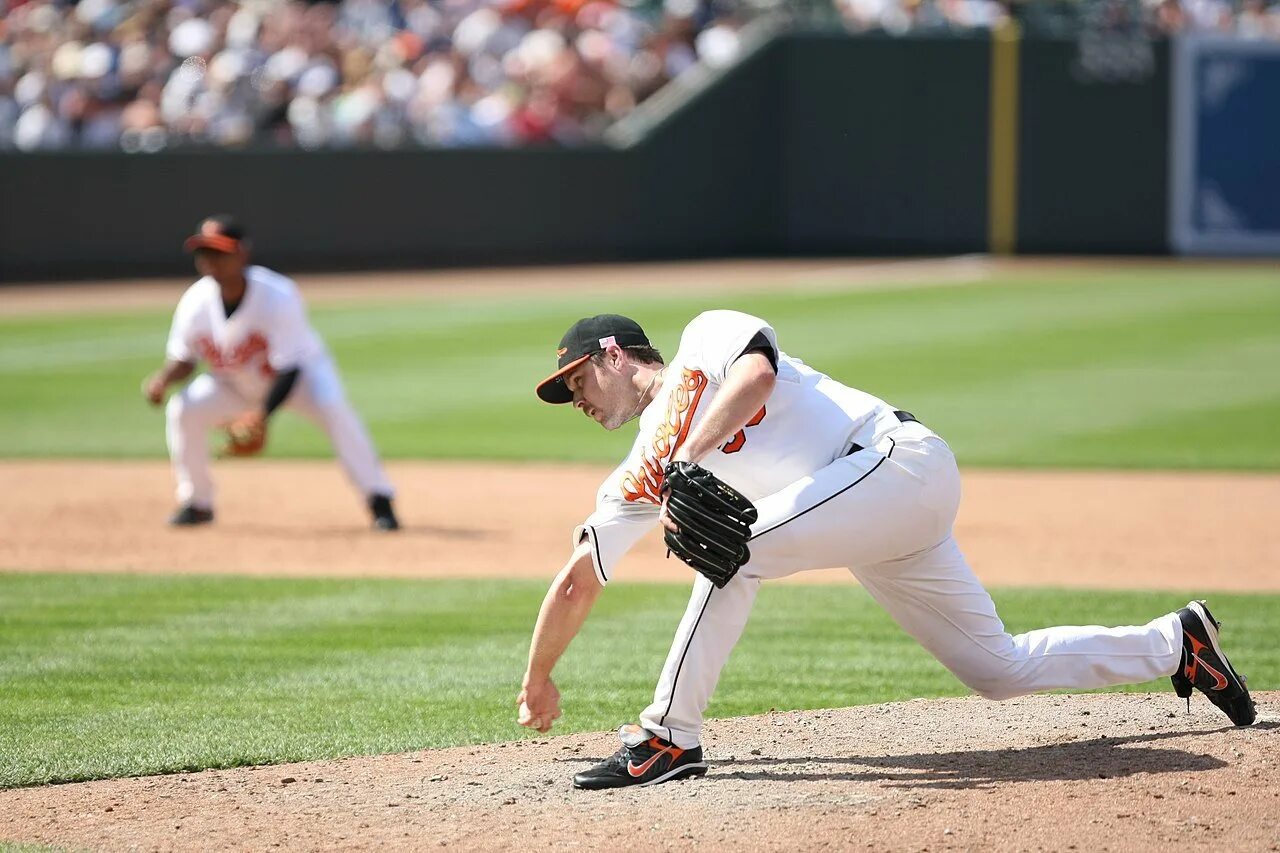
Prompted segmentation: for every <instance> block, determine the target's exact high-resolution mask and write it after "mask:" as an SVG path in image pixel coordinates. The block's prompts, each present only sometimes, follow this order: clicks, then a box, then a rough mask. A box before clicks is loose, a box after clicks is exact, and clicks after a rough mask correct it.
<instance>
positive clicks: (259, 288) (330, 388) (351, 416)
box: [165, 266, 392, 509]
mask: <svg viewBox="0 0 1280 853" xmlns="http://www.w3.org/2000/svg"><path fill="white" fill-rule="evenodd" d="M244 275H245V279H246V281H247V283H248V286H247V288H246V290H245V294H244V297H243V298H242V300H241V302H240V305H239V307H238V308H236V310H235V311H234V312H232V314H231V316H230V317H227V315H226V309H225V308H224V306H223V303H222V294H221V291H220V289H219V287H218V283H217V282H216V281H214V280H213V278H212V277H209V276H205V277H204V278H202V279H200V280H199V281H197V282H196V283H195V284H193V285H191V287H189V288H187V292H186V293H184V294H183V296H182V299H181V300H179V302H178V307H177V310H175V311H174V314H173V325H172V327H171V328H170V331H169V343H168V345H167V347H166V355H167V357H168V358H170V359H173V360H175V361H187V362H192V363H196V362H204V363H205V364H206V366H207V367H208V372H207V373H204V374H201V375H200V376H198V377H197V378H196V379H195V380H193V381H192V382H191V383H190V384H189V385H187V386H186V387H185V388H183V389H182V391H180V392H179V393H177V394H174V395H173V396H172V397H170V398H169V403H168V406H167V407H166V409H165V414H166V420H167V436H168V443H169V458H170V459H171V460H172V462H173V471H174V475H175V476H176V478H177V481H178V502H179V503H181V504H192V505H194V506H197V507H201V508H204V509H209V508H212V506H213V479H212V477H211V476H210V473H209V439H208V433H209V430H210V429H211V428H212V427H214V426H216V425H218V424H221V423H225V422H227V421H229V420H231V419H232V418H234V417H235V416H236V415H238V414H240V413H241V412H244V411H246V410H248V409H253V408H256V407H259V406H261V405H262V404H263V402H264V401H265V399H266V396H267V392H268V391H269V390H270V388H271V386H272V384H273V382H274V380H275V376H276V374H277V373H280V372H283V371H286V370H291V369H293V368H295V367H296V368H299V369H300V373H299V376H298V380H297V382H296V384H295V385H294V387H293V390H292V392H291V393H290V394H289V397H288V399H287V400H286V401H285V403H284V406H286V407H289V408H292V409H294V410H295V411H297V412H299V413H300V414H302V415H304V416H305V417H307V418H308V419H310V420H311V421H313V422H314V423H316V424H317V425H318V426H319V427H320V428H321V429H323V430H324V431H325V433H326V434H328V436H329V441H330V442H331V443H332V445H333V448H334V451H335V452H336V453H337V455H338V458H339V459H340V460H341V462H342V466H343V468H344V469H345V470H346V473H347V476H348V478H349V479H350V480H351V482H352V484H353V485H354V486H355V487H356V488H357V489H358V490H359V491H360V493H361V494H362V495H363V496H365V497H369V496H371V495H386V496H388V497H391V496H392V488H391V484H390V483H389V482H388V481H387V477H386V474H385V473H384V472H383V470H382V463H381V462H380V461H379V460H378V454H377V452H376V451H375V450H374V449H373V443H372V441H370V439H369V434H368V432H367V431H366V430H365V427H364V424H363V423H362V422H361V421H360V417H359V415H357V414H356V413H355V410H354V409H352V408H351V404H350V403H348V402H347V399H346V394H345V393H344V392H343V388H342V380H341V379H340V378H339V376H338V370H337V368H336V367H335V365H334V363H333V359H332V358H331V357H330V355H329V353H328V351H327V350H326V349H325V346H324V343H323V342H322V341H321V340H320V336H319V335H317V334H316V332H315V330H314V329H312V328H311V324H310V323H309V322H308V320H307V311H306V307H305V305H304V304H303V302H302V295H301V294H300V293H299V292H298V286H297V285H296V284H294V282H293V281H292V280H291V279H288V278H286V277H284V276H282V275H280V274H279V273H276V272H273V271H271V270H269V269H267V268H266V267H261V266H250V267H248V268H247V269H246V270H245V273H244Z"/></svg>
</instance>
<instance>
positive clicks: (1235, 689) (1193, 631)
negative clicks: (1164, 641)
mask: <svg viewBox="0 0 1280 853" xmlns="http://www.w3.org/2000/svg"><path fill="white" fill-rule="evenodd" d="M1178 619H1180V620H1181V621H1182V663H1181V664H1179V666H1178V671H1177V672H1175V673H1174V674H1173V675H1172V676H1170V680H1171V681H1173V690H1174V692H1175V693H1177V694H1178V697H1179V698H1181V699H1186V700H1187V710H1188V711H1190V710H1191V691H1192V690H1193V689H1194V690H1199V691H1200V692H1201V693H1203V694H1204V695H1205V696H1208V697H1209V701H1210V702H1212V703H1213V704H1215V705H1217V706H1218V708H1219V709H1220V710H1221V711H1222V712H1223V713H1224V714H1226V715H1227V716H1228V717H1230V718H1231V722H1232V723H1235V724H1236V725H1237V726H1248V725H1251V724H1252V723H1253V721H1254V720H1255V719H1257V712H1256V711H1255V710H1254V708H1253V697H1251V696H1250V695H1249V688H1247V687H1246V686H1245V677H1244V676H1243V675H1240V674H1239V673H1238V672H1236V671H1235V670H1234V669H1233V668H1232V666H1231V662H1230V661H1228V660H1227V656H1226V655H1225V654H1223V653H1222V648H1221V647H1220V646H1219V645H1218V628H1219V627H1220V626H1221V623H1220V622H1218V621H1217V620H1216V619H1214V618H1213V615H1212V614H1210V613H1209V608H1207V607H1205V604H1204V602H1203V601H1193V602H1191V603H1190V604H1188V605H1187V606H1186V607H1184V608H1182V609H1181V610H1179V611H1178Z"/></svg>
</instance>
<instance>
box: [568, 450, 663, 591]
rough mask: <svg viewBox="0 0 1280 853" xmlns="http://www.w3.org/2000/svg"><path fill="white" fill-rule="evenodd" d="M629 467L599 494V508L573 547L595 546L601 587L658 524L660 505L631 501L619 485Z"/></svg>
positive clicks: (593, 552) (580, 527) (594, 562)
mask: <svg viewBox="0 0 1280 853" xmlns="http://www.w3.org/2000/svg"><path fill="white" fill-rule="evenodd" d="M625 468H626V466H625V465H623V466H621V467H619V468H618V469H617V470H616V471H614V472H613V473H612V474H610V475H609V479H608V480H606V481H605V483H604V485H603V486H601V487H600V491H599V493H598V494H597V495H596V509H595V512H593V513H591V515H589V516H588V517H587V520H586V521H584V522H583V523H582V524H580V525H578V527H576V528H575V529H574V531H573V543H572V546H573V547H574V548H577V547H578V545H580V544H581V543H582V542H583V541H586V542H587V543H589V544H590V546H591V563H592V565H593V566H594V567H595V570H596V579H597V580H598V581H600V585H601V586H604V585H605V584H607V583H608V582H609V581H610V580H611V579H612V578H613V575H614V570H615V569H616V568H617V566H618V563H619V562H620V561H621V560H622V558H623V557H625V556H626V554H627V552H628V551H630V550H631V548H632V546H634V545H635V544H636V543H637V542H639V541H640V539H641V537H643V536H644V535H645V534H646V533H648V532H649V531H650V530H652V529H653V528H654V527H656V526H657V524H658V514H659V513H660V512H661V511H662V508H661V507H660V506H657V505H655V504H652V503H645V502H635V501H627V500H625V499H624V498H623V497H622V493H621V490H620V488H619V486H618V483H619V479H620V477H621V476H622V472H623V471H624V470H625Z"/></svg>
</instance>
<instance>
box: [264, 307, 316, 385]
mask: <svg viewBox="0 0 1280 853" xmlns="http://www.w3.org/2000/svg"><path fill="white" fill-rule="evenodd" d="M272 313H273V316H272V320H271V329H270V333H269V334H268V335H267V363H268V364H270V365H271V367H272V369H273V370H275V371H277V372H283V371H285V370H290V369H292V368H295V367H299V366H300V365H301V363H302V360H303V358H304V356H305V355H306V348H307V331H308V329H309V328H310V326H309V324H308V320H307V309H306V306H305V305H304V304H303V303H302V297H301V295H299V294H298V292H297V288H296V287H295V288H292V292H286V291H280V292H279V293H278V295H277V302H276V305H275V311H273V312H272Z"/></svg>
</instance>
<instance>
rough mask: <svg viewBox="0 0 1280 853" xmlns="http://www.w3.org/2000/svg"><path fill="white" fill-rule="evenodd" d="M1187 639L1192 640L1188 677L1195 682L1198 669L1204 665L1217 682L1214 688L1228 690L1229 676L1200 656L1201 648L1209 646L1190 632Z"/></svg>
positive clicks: (1186, 671) (1186, 672) (1187, 667)
mask: <svg viewBox="0 0 1280 853" xmlns="http://www.w3.org/2000/svg"><path fill="white" fill-rule="evenodd" d="M1187 639H1188V640H1190V641H1191V660H1190V661H1188V662H1187V666H1186V670H1185V674H1186V676H1187V679H1188V680H1189V681H1191V683H1193V684H1194V683H1195V680H1196V669H1197V668H1198V667H1201V666H1202V667H1204V668H1205V671H1206V672H1208V673H1209V674H1210V675H1212V676H1213V678H1214V680H1215V681H1216V682H1217V683H1216V684H1214V686H1213V689H1214V690H1226V689H1227V677H1226V676H1225V675H1223V674H1222V673H1220V672H1218V671H1217V670H1216V669H1214V668H1213V667H1211V666H1209V664H1207V663H1205V662H1204V660H1203V659H1201V657H1200V650H1201V649H1205V648H1208V647H1207V646H1206V645H1205V644H1204V643H1202V642H1200V641H1199V640H1197V639H1196V638H1195V637H1193V636H1191V635H1190V634H1187Z"/></svg>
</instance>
